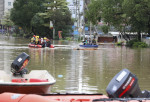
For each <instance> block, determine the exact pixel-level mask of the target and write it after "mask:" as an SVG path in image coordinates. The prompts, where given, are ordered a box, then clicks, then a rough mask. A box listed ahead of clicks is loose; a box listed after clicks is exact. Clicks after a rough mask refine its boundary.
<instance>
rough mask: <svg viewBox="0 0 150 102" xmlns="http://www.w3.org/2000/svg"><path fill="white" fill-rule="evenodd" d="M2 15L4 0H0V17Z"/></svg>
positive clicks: (0, 17)
mask: <svg viewBox="0 0 150 102" xmlns="http://www.w3.org/2000/svg"><path fill="white" fill-rule="evenodd" d="M3 15H4V0H0V19H2V16H3Z"/></svg>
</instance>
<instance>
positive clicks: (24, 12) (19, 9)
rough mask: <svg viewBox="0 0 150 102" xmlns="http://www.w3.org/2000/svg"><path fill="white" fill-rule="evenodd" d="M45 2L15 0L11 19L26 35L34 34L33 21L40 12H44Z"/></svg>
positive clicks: (39, 0)
mask: <svg viewBox="0 0 150 102" xmlns="http://www.w3.org/2000/svg"><path fill="white" fill-rule="evenodd" d="M42 3H43V0H15V2H14V5H13V6H14V7H13V8H12V10H11V15H10V18H11V20H12V21H13V22H14V24H15V25H17V26H20V27H21V28H22V29H23V30H24V33H26V34H29V33H30V32H32V25H31V20H32V18H33V17H34V15H35V14H36V13H38V12H42V11H44V6H43V5H41V4H42Z"/></svg>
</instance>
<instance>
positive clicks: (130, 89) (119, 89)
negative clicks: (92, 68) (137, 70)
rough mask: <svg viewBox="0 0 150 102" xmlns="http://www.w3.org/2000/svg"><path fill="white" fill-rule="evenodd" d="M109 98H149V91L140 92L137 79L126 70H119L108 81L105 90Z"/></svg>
mask: <svg viewBox="0 0 150 102" xmlns="http://www.w3.org/2000/svg"><path fill="white" fill-rule="evenodd" d="M106 92H107V94H108V96H109V97H110V98H149V97H150V92H149V91H146V90H145V91H142V92H141V90H140V88H139V85H138V79H137V78H136V76H135V75H134V74H132V73H131V72H130V71H129V70H128V69H123V70H121V71H120V72H119V73H118V74H117V75H115V76H114V78H113V79H112V80H111V81H110V83H109V84H108V86H107V88H106Z"/></svg>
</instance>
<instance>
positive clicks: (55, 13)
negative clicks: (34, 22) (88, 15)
mask: <svg viewBox="0 0 150 102" xmlns="http://www.w3.org/2000/svg"><path fill="white" fill-rule="evenodd" d="M43 5H44V7H45V8H47V9H46V10H45V12H43V13H39V16H41V17H43V19H44V24H43V25H44V26H45V27H50V21H52V22H53V26H54V28H55V29H56V32H58V31H63V35H62V36H63V37H64V36H66V34H67V33H69V32H70V31H71V25H72V24H73V22H72V19H71V13H70V11H69V8H68V7H67V2H66V0H46V2H45V3H43ZM50 32H51V33H50V35H47V36H52V29H51V31H50Z"/></svg>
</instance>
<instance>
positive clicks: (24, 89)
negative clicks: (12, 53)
mask: <svg viewBox="0 0 150 102" xmlns="http://www.w3.org/2000/svg"><path fill="white" fill-rule="evenodd" d="M29 59H30V57H29V55H28V54H26V53H25V52H23V53H22V54H20V55H19V56H18V57H17V58H16V59H15V60H14V61H13V63H12V64H11V72H12V73H11V74H9V73H6V72H5V71H3V70H0V93H3V92H13V93H24V94H46V93H50V86H52V85H53V84H55V82H56V80H55V79H54V78H53V77H52V76H51V75H50V74H49V72H48V71H46V70H31V72H30V73H29V74H28V70H27V68H26V66H27V65H28V62H29Z"/></svg>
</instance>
